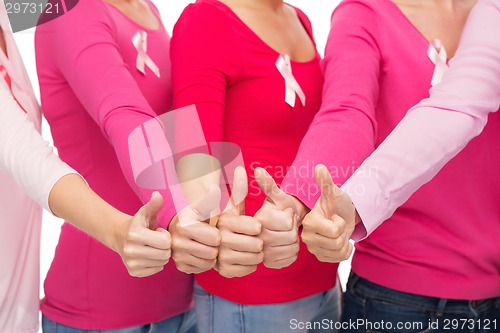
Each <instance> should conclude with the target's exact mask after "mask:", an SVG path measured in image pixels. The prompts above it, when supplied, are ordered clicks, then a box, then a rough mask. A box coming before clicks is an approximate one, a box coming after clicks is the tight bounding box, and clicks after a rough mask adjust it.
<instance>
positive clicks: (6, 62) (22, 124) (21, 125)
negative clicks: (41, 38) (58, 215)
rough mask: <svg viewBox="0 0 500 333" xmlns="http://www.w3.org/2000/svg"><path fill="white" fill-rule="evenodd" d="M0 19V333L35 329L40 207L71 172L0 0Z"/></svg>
mask: <svg viewBox="0 0 500 333" xmlns="http://www.w3.org/2000/svg"><path fill="white" fill-rule="evenodd" d="M0 2H1V4H0V24H1V27H2V30H3V32H4V38H5V42H6V45H7V53H8V56H9V57H8V58H7V57H6V55H5V54H4V53H3V52H1V51H0V63H1V64H2V65H3V66H4V67H5V69H6V70H7V72H8V74H9V76H10V78H11V81H12V93H13V94H14V95H15V97H16V99H17V101H18V102H19V104H20V105H21V106H22V107H23V109H24V110H26V113H25V112H24V111H23V110H22V109H21V108H20V106H19V104H18V102H16V100H14V98H13V96H12V93H11V90H10V89H9V87H8V86H7V84H6V82H5V81H4V80H3V78H2V77H1V76H0V333H19V332H23V333H24V332H37V331H38V325H39V324H38V318H39V285H40V282H39V280H40V273H39V261H40V231H41V230H40V229H41V217H42V209H41V207H40V206H39V205H41V206H42V207H44V208H46V209H48V208H49V207H48V196H49V193H50V191H51V189H52V187H53V186H54V184H55V183H56V182H57V181H58V180H59V179H60V178H61V177H62V176H64V175H66V174H69V173H76V172H75V171H74V170H73V169H71V168H70V167H69V166H67V165H66V164H65V163H63V162H61V161H60V160H59V158H58V157H57V156H56V155H55V154H54V153H53V151H52V148H51V147H49V145H48V144H47V143H46V142H44V141H43V139H42V137H41V136H40V126H41V112H40V108H39V105H38V102H37V101H36V99H35V97H34V94H33V90H32V87H31V84H30V82H29V79H28V75H27V73H26V70H25V68H24V65H23V63H22V59H21V56H20V55H19V51H18V49H17V47H16V45H15V41H14V39H13V36H12V32H11V30H10V26H9V20H8V17H7V13H6V12H5V6H4V3H3V0H0Z"/></svg>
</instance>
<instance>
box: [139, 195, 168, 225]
mask: <svg viewBox="0 0 500 333" xmlns="http://www.w3.org/2000/svg"><path fill="white" fill-rule="evenodd" d="M162 207H163V197H162V196H161V194H160V193H159V192H156V191H155V192H153V193H152V194H151V198H150V199H149V201H148V203H146V204H145V205H144V206H142V207H141V209H139V211H138V212H137V214H136V215H137V216H142V217H143V220H142V219H134V220H135V221H141V220H142V221H144V224H145V227H147V228H149V229H151V230H155V229H156V215H157V214H158V212H159V211H160V209H161V208H162Z"/></svg>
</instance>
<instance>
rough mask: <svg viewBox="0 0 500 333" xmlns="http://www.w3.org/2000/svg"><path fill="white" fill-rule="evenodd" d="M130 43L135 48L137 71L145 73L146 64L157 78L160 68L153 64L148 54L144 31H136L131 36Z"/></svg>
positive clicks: (146, 35)
mask: <svg viewBox="0 0 500 333" xmlns="http://www.w3.org/2000/svg"><path fill="white" fill-rule="evenodd" d="M132 43H133V44H134V46H135V49H136V50H137V61H136V67H137V70H138V71H139V72H141V73H142V74H144V75H146V66H147V67H149V69H151V71H152V72H153V73H154V74H155V75H156V76H157V77H158V78H159V77H160V68H158V66H157V65H156V64H155V62H154V61H153V59H151V57H150V56H149V55H148V34H147V32H146V31H142V30H141V31H137V33H136V34H135V35H134V37H132Z"/></svg>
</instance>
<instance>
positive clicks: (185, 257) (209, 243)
mask: <svg viewBox="0 0 500 333" xmlns="http://www.w3.org/2000/svg"><path fill="white" fill-rule="evenodd" d="M220 196H221V193H220V189H219V187H217V186H212V187H210V188H209V190H208V192H207V193H206V195H205V197H204V198H202V199H201V200H199V201H197V202H195V203H192V204H190V205H189V206H187V207H186V208H184V209H183V210H181V211H180V212H179V213H178V214H177V215H176V216H175V217H174V219H173V220H172V222H171V223H170V226H169V230H170V233H171V235H172V258H173V259H174V261H175V264H176V266H177V269H178V270H180V271H181V272H185V273H201V272H204V271H207V270H209V269H211V268H213V267H214V265H215V263H216V259H217V255H218V247H219V245H220V241H221V235H220V232H219V230H218V229H217V228H215V227H214V226H211V225H209V224H208V223H207V222H206V221H208V220H209V219H210V215H211V212H212V211H214V210H215V209H218V208H219V202H220Z"/></svg>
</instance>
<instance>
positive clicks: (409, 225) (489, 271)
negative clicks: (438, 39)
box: [284, 0, 500, 299]
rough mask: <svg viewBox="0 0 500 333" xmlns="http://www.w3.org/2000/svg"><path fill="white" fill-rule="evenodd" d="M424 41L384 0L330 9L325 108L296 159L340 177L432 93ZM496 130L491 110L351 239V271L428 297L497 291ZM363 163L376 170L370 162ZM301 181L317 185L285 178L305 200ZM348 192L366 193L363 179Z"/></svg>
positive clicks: (499, 196)
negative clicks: (397, 202)
mask: <svg viewBox="0 0 500 333" xmlns="http://www.w3.org/2000/svg"><path fill="white" fill-rule="evenodd" d="M492 33H493V32H492ZM428 46H429V42H428V41H427V40H426V39H425V38H424V37H423V36H422V35H421V34H420V33H419V32H418V30H416V29H415V27H414V26H413V25H412V24H411V23H410V22H409V21H408V19H407V18H406V17H405V16H404V15H403V14H402V12H401V11H400V10H399V9H398V7H397V6H396V5H395V4H394V3H392V2H391V1H389V0H365V1H360V0H345V1H343V2H342V3H341V4H340V5H339V7H338V8H337V9H336V10H335V12H334V14H333V17H332V32H331V34H330V37H329V40H328V46H327V50H326V57H325V62H324V65H325V80H326V84H325V88H324V94H323V106H322V109H321V111H320V112H319V113H318V115H317V116H316V118H315V120H314V121H313V124H312V125H311V128H310V129H309V132H308V134H307V135H306V137H305V139H304V141H303V142H302V145H301V149H300V150H299V154H298V156H297V158H296V160H295V162H294V164H295V166H296V167H300V166H302V165H306V164H307V163H309V164H314V163H324V164H326V165H327V166H329V167H330V168H331V172H332V174H333V176H334V178H335V181H336V182H337V183H339V184H342V183H344V182H345V180H346V179H347V178H348V177H349V176H350V175H351V173H352V171H353V169H354V168H356V167H357V166H358V165H360V163H361V162H362V161H363V160H364V159H366V158H367V157H368V156H369V155H370V154H371V153H372V152H373V150H374V149H375V147H377V146H378V145H379V144H380V143H381V142H382V141H383V140H384V139H385V138H386V137H387V135H388V134H389V133H390V132H391V131H392V130H393V129H394V128H395V127H396V125H397V124H398V123H399V121H401V119H402V118H403V117H404V116H405V114H406V111H407V110H408V109H410V108H411V107H412V106H413V105H415V104H416V103H418V102H419V101H420V100H422V99H423V98H426V97H428V96H429V93H428V90H429V88H430V87H431V85H430V82H431V78H432V75H433V71H434V67H435V66H434V64H433V63H432V62H431V61H430V59H429V58H428V56H427V49H428ZM431 123H435V121H433V120H432V121H429V122H426V123H424V124H422V125H421V126H420V128H418V129H417V130H418V131H419V132H420V133H421V134H420V135H427V134H428V133H429V130H428V128H427V127H428V126H430V128H431V129H432V124H431ZM445 130H449V129H448V128H446V129H445ZM431 132H432V131H431ZM499 132H500V115H499V114H493V115H492V116H490V119H489V123H488V126H486V128H485V129H484V132H483V134H482V135H481V136H480V137H478V138H476V139H475V140H474V141H473V142H471V143H470V144H469V145H468V147H466V148H465V149H464V150H463V151H462V152H461V153H460V154H459V155H458V156H457V157H456V158H455V159H454V160H453V161H451V162H449V163H448V164H447V165H446V166H445V167H444V168H443V169H442V170H441V172H440V173H439V174H438V175H437V176H436V177H435V178H434V179H433V180H432V181H431V182H429V183H428V184H427V185H426V186H423V187H422V188H421V189H419V190H418V191H417V192H415V194H414V195H413V196H412V197H411V198H410V199H409V200H408V201H407V202H406V203H405V204H403V205H402V206H401V207H400V208H399V209H398V210H396V211H395V213H394V215H393V216H392V217H391V218H390V219H388V220H387V221H386V222H385V223H384V224H383V225H382V226H380V227H379V228H378V229H377V230H376V231H374V232H373V233H372V234H371V235H370V237H368V238H367V239H366V240H364V241H363V242H360V243H358V244H357V247H356V253H355V255H354V258H353V262H352V267H353V270H354V271H355V272H356V273H357V274H359V275H360V276H362V277H364V278H367V279H369V280H370V281H372V282H375V283H377V284H380V285H383V286H386V287H389V288H392V289H396V290H400V291H404V292H409V293H414V294H421V295H425V296H434V297H441V298H453V299H481V298H488V297H494V296H499V295H500V275H499V274H498V272H499V270H500V256H498V253H500V249H499V245H498V244H499V242H498V239H499V238H500V228H499V227H498V221H499V220H500V205H499V204H498V203H499V202H500V178H499V177H498V170H499V168H500V150H499V149H498V144H497V142H498V133H499ZM411 140H413V137H412V138H411ZM419 158H421V157H420V156H419ZM424 158H425V157H424ZM311 161H314V163H312V162H311ZM412 167H413V166H412ZM368 171H369V172H373V173H375V174H376V173H377V168H371V169H370V170H368ZM391 176H392V175H391ZM302 184H304V185H302ZM301 185H302V186H306V188H307V186H312V187H314V178H312V177H306V178H302V179H297V180H296V179H294V178H293V177H291V176H289V177H287V179H286V180H285V184H284V188H285V189H286V190H288V191H289V192H290V193H291V194H294V195H296V196H298V197H299V198H300V199H301V200H302V201H303V202H305V203H306V204H307V205H309V206H312V204H314V202H315V201H316V200H317V195H316V196H314V195H308V193H305V194H304V193H303V191H301V187H300V186H301ZM354 190H358V191H360V193H363V191H364V187H361V188H358V189H354ZM468 193H474V195H467V194H468ZM309 194H310V193H309ZM361 236H363V235H362V234H361ZM358 237H359V236H358Z"/></svg>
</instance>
